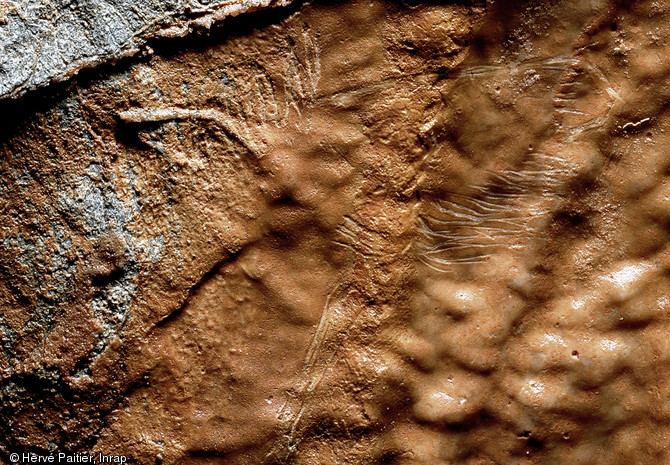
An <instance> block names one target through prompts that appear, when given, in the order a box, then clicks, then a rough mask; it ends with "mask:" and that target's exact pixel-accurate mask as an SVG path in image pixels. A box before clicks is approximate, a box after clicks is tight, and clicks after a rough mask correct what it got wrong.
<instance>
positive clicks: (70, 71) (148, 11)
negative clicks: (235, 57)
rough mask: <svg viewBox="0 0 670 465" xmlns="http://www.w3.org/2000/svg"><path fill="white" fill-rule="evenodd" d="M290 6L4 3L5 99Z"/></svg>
mask: <svg viewBox="0 0 670 465" xmlns="http://www.w3.org/2000/svg"><path fill="white" fill-rule="evenodd" d="M289 2H290V0H223V1H216V0H214V1H211V0H202V1H201V0H169V1H159V0H142V1H139V2H138V1H133V0H56V1H49V0H16V1H15V0H1V1H0V50H2V54H0V99H2V98H6V97H16V96H20V95H22V94H24V93H25V92H26V91H29V90H32V89H34V88H36V87H41V86H44V85H48V84H50V83H52V82H58V81H62V80H65V79H67V78H69V77H71V76H72V75H74V74H76V73H77V72H78V71H79V70H81V69H83V68H90V67H94V66H98V65H100V64H103V63H106V62H109V61H112V60H118V59H119V58H122V57H126V56H130V55H134V54H136V53H137V52H138V51H139V50H140V49H141V48H142V47H143V46H144V45H145V44H146V41H147V40H148V39H151V38H156V37H181V36H184V35H186V34H188V33H189V32H190V31H191V30H193V29H194V28H195V29H198V28H200V29H203V28H205V29H207V28H209V27H211V25H212V23H213V22H215V21H218V20H221V19H223V18H225V17H227V16H234V15H238V14H240V13H244V12H249V11H254V10H257V9H259V8H266V7H268V6H283V5H287V4H288V3H289Z"/></svg>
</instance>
